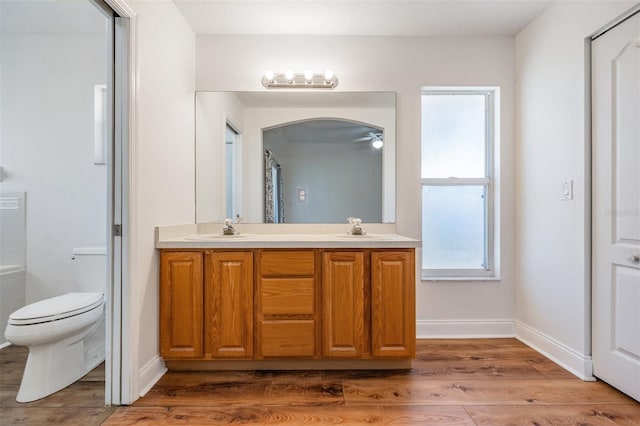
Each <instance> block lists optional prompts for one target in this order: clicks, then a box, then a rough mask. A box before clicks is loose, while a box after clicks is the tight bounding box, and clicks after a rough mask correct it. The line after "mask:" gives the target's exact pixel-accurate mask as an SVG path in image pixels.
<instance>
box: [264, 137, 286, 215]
mask: <svg viewBox="0 0 640 426" xmlns="http://www.w3.org/2000/svg"><path fill="white" fill-rule="evenodd" d="M264 221H265V223H284V192H283V190H282V168H281V167H280V164H278V162H277V161H276V159H275V158H274V156H273V152H272V151H271V150H270V149H265V150H264Z"/></svg>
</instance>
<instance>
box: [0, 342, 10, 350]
mask: <svg viewBox="0 0 640 426" xmlns="http://www.w3.org/2000/svg"><path fill="white" fill-rule="evenodd" d="M9 346H11V342H4V343H3V344H1V345H0V349H4V348H8V347H9Z"/></svg>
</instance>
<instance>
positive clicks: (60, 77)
mask: <svg viewBox="0 0 640 426" xmlns="http://www.w3.org/2000/svg"><path fill="white" fill-rule="evenodd" d="M94 12H95V14H98V15H99V12H98V11H97V10H95V11H94ZM5 18H6V19H11V17H9V16H7V17H5ZM14 18H15V19H17V18H19V17H17V16H16V17H14ZM100 31H102V32H104V27H99V28H97V29H96V33H83V34H60V33H58V34H54V33H44V32H43V33H21V32H16V33H3V34H2V37H1V43H2V44H1V47H0V52H1V58H0V61H1V70H0V75H1V81H0V86H1V87H2V97H1V98H2V99H1V106H0V107H1V111H2V117H1V119H2V122H1V125H0V132H1V134H0V140H1V143H2V145H1V149H0V152H1V158H0V166H2V167H3V168H4V173H5V177H4V181H3V182H2V183H0V190H1V191H13V192H26V215H27V216H26V266H27V273H26V302H27V303H31V302H35V301H38V300H42V299H45V298H48V297H52V296H59V295H60V294H63V293H66V292H69V291H74V290H76V291H77V290H78V289H77V288H76V287H75V284H74V275H73V262H72V260H71V256H72V249H73V248H74V247H79V246H104V245H106V220H107V205H106V201H107V197H106V193H107V183H106V168H105V166H104V165H94V164H93V161H94V159H93V150H94V139H93V138H94V129H93V119H94V118H93V108H94V99H93V96H94V85H95V84H105V83H106V81H105V79H106V78H105V76H106V51H105V35H104V33H102V34H100ZM105 273H106V272H105Z"/></svg>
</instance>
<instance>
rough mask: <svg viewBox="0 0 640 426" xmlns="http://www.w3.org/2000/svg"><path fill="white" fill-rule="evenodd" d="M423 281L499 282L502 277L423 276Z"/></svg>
mask: <svg viewBox="0 0 640 426" xmlns="http://www.w3.org/2000/svg"><path fill="white" fill-rule="evenodd" d="M420 281H421V282H423V283H433V282H439V281H455V282H467V281H472V282H482V281H484V282H499V281H502V279H501V278H500V277H495V276H488V277H461V276H456V277H433V276H424V275H423V276H422V277H421V280H420Z"/></svg>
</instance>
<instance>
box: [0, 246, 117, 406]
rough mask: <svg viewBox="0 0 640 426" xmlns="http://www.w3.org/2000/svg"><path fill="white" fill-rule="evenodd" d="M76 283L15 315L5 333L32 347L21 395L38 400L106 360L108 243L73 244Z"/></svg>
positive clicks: (24, 399) (22, 399) (21, 399)
mask: <svg viewBox="0 0 640 426" xmlns="http://www.w3.org/2000/svg"><path fill="white" fill-rule="evenodd" d="M73 265H74V274H75V289H77V290H78V292H74V293H67V294H64V295H62V296H57V297H52V298H50V299H45V300H41V301H39V302H36V303H32V304H30V305H27V306H25V307H23V308H20V309H18V310H17V311H15V312H14V313H12V314H11V315H10V316H9V321H8V325H7V329H6V331H5V338H6V339H7V340H8V341H9V342H11V343H13V344H14V345H19V346H28V347H29V357H28V358H27V365H26V366H25V369H24V374H23V375H22V383H21V384H20V390H19V391H18V396H17V397H16V400H17V401H18V402H30V401H35V400H37V399H40V398H44V397H45V396H48V395H51V394H52V393H54V392H57V391H59V390H60V389H63V388H65V387H67V386H69V385H70V384H72V383H74V382H76V381H77V380H78V379H80V378H81V377H82V376H84V375H85V374H87V373H88V372H89V371H91V370H92V369H94V368H95V367H97V366H98V365H99V364H100V363H101V362H102V361H104V352H105V349H104V345H105V332H104V326H105V320H104V312H105V295H104V291H105V285H106V280H107V278H106V276H107V269H106V249H105V248H104V247H81V248H76V249H73Z"/></svg>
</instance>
